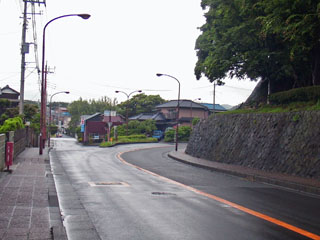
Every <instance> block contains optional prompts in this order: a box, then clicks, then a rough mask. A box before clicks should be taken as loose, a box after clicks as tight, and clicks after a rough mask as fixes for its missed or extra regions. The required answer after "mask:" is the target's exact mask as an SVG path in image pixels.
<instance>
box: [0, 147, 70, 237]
mask: <svg viewBox="0 0 320 240" xmlns="http://www.w3.org/2000/svg"><path fill="white" fill-rule="evenodd" d="M10 169H12V170H13V172H12V174H9V173H4V172H1V173H0V239H3V240H9V239H10V240H11V239H12V240H31V239H41V240H49V239H50V240H51V239H55V240H57V239H61V240H62V239H63V240H66V239H67V237H66V234H65V231H64V228H63V226H62V221H61V216H60V209H59V204H58V198H57V194H56V189H55V185H54V180H53V176H52V173H51V168H50V162H49V154H48V148H46V149H44V151H43V155H39V149H38V148H26V149H25V150H24V151H23V152H22V153H21V154H20V155H19V156H18V157H17V159H15V161H14V165H13V166H12V167H11V168H10Z"/></svg>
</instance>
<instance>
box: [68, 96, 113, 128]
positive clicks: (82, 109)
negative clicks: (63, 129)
mask: <svg viewBox="0 0 320 240" xmlns="http://www.w3.org/2000/svg"><path fill="white" fill-rule="evenodd" d="M116 103H117V101H116V100H115V99H114V100H111V99H110V98H108V97H102V98H101V99H99V100H97V101H96V100H94V99H93V100H89V101H87V100H82V98H80V99H79V100H77V101H74V102H72V103H70V104H69V106H68V111H69V113H70V114H71V121H70V123H69V130H70V132H72V133H74V132H75V130H76V127H77V126H78V125H79V123H80V116H81V115H92V114H94V113H97V112H101V113H103V112H104V111H105V110H114V109H115V105H116Z"/></svg>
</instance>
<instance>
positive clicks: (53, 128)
mask: <svg viewBox="0 0 320 240" xmlns="http://www.w3.org/2000/svg"><path fill="white" fill-rule="evenodd" d="M57 131H58V126H56V125H50V134H51V135H53V134H55V133H56V132H57Z"/></svg>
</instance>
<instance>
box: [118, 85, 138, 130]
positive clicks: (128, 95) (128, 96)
mask: <svg viewBox="0 0 320 240" xmlns="http://www.w3.org/2000/svg"><path fill="white" fill-rule="evenodd" d="M136 92H138V93H141V92H142V90H135V91H133V92H131V93H129V94H128V93H126V92H123V91H118V90H117V91H115V93H123V94H124V95H126V96H127V101H129V98H130V96H131V95H132V94H133V93H136ZM126 135H127V136H128V103H127V106H126Z"/></svg>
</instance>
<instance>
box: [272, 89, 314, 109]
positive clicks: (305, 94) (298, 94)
mask: <svg viewBox="0 0 320 240" xmlns="http://www.w3.org/2000/svg"><path fill="white" fill-rule="evenodd" d="M319 99H320V86H312V87H304V88H295V89H291V90H289V91H285V92H278V93H274V94H271V95H270V97H269V100H270V103H271V104H275V105H281V104H289V103H292V102H310V101H312V102H314V103H316V102H317V101H318V100H319Z"/></svg>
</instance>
